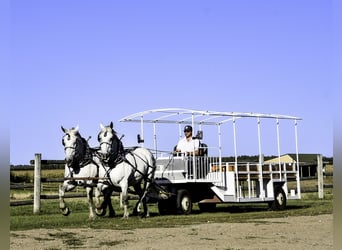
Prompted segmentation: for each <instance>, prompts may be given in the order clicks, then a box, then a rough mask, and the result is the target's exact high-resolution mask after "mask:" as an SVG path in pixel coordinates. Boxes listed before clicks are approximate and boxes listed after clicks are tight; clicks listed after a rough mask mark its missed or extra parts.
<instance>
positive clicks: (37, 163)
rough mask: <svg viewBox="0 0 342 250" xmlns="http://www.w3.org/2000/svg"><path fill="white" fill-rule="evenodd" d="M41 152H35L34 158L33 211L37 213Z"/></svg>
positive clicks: (38, 206) (38, 209)
mask: <svg viewBox="0 0 342 250" xmlns="http://www.w3.org/2000/svg"><path fill="white" fill-rule="evenodd" d="M41 160H42V155H41V154H38V153H37V154H35V158H34V190H33V213H34V214H38V213H39V212H40V186H41V185H40V182H41V179H40V177H41V167H42V164H41Z"/></svg>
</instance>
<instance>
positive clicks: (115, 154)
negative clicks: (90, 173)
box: [97, 129, 124, 166]
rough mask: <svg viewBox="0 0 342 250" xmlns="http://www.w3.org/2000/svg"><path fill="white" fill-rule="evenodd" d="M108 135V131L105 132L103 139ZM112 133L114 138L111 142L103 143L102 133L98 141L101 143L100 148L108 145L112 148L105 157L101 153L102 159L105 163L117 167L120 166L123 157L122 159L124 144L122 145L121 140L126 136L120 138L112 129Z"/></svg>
mask: <svg viewBox="0 0 342 250" xmlns="http://www.w3.org/2000/svg"><path fill="white" fill-rule="evenodd" d="M107 133H108V131H105V132H104V133H103V137H107ZM111 133H112V135H113V136H112V138H111V139H110V140H109V141H102V140H101V134H102V131H101V132H100V133H99V135H98V137H97V139H98V141H99V143H100V147H101V145H103V144H106V145H108V146H109V148H110V152H109V153H108V154H107V155H106V156H104V155H103V154H102V153H100V158H101V160H102V161H103V162H105V163H108V164H110V165H114V166H115V165H116V164H118V163H119V162H121V161H122V158H123V157H120V155H121V153H122V152H123V147H122V143H121V139H122V138H123V136H124V135H122V137H121V138H118V137H117V136H116V134H115V131H114V130H113V129H112V130H111ZM114 143H116V144H117V147H116V150H114Z"/></svg>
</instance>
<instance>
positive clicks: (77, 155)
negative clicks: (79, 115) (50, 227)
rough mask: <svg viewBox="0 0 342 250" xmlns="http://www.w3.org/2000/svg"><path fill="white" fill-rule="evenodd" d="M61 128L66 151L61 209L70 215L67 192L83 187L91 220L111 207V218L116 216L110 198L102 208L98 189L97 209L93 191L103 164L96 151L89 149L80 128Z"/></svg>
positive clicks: (60, 198)
mask: <svg viewBox="0 0 342 250" xmlns="http://www.w3.org/2000/svg"><path fill="white" fill-rule="evenodd" d="M61 128H62V131H63V132H64V136H63V138H62V144H63V146H64V151H65V169H64V182H63V184H61V185H60V187H59V207H60V209H61V210H62V213H63V215H66V216H67V215H69V214H70V209H69V208H68V207H67V206H66V203H65V201H64V195H65V192H68V191H71V190H73V189H74V188H75V187H76V186H82V187H84V188H85V189H86V192H87V199H88V204H89V218H90V219H93V218H94V212H95V213H96V214H97V215H99V216H103V215H104V214H105V207H106V206H109V210H110V212H109V216H114V209H113V207H112V204H111V201H110V196H109V200H108V196H105V199H104V202H103V204H102V205H101V206H100V203H99V197H100V193H99V192H98V189H97V188H96V189H95V201H96V207H97V208H98V209H95V205H94V201H93V189H94V187H96V185H97V182H98V174H99V168H100V165H101V164H102V163H101V161H100V160H99V159H98V157H97V153H96V150H95V149H93V148H90V147H89V145H88V142H87V140H85V139H84V138H83V137H82V136H81V135H80V133H79V128H78V126H77V127H76V128H71V129H65V128H63V126H62V127H61ZM103 208H104V209H103ZM98 211H100V212H98Z"/></svg>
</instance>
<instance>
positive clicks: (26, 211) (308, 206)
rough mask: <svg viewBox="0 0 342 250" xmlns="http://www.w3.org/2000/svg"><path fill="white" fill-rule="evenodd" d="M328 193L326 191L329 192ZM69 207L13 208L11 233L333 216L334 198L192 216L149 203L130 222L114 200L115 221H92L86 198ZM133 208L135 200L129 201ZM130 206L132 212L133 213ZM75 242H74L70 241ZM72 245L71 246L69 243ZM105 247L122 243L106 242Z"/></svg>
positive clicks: (224, 207) (221, 207) (47, 203)
mask: <svg viewBox="0 0 342 250" xmlns="http://www.w3.org/2000/svg"><path fill="white" fill-rule="evenodd" d="M326 192H327V191H326ZM67 203H68V206H69V207H70V209H71V211H72V213H71V214H70V215H69V216H67V217H65V216H63V215H61V213H60V211H59V204H58V201H56V200H44V201H42V203H41V212H40V214H39V215H34V214H33V207H32V205H26V206H20V207H11V210H10V230H11V231H15V230H27V229H37V228H54V229H56V228H94V229H100V228H101V229H134V228H158V227H176V226H180V225H192V224H200V223H233V222H239V223H244V222H251V221H254V220H257V219H263V218H276V217H288V216H310V215H318V214H330V213H332V212H333V200H332V195H328V194H327V195H326V196H325V198H324V199H318V198H317V193H312V194H310V195H309V194H303V198H302V199H301V200H288V202H287V209H285V210H283V211H270V210H269V209H268V205H267V204H265V203H252V204H241V203H240V204H236V203H230V204H218V206H217V208H216V210H215V211H214V212H211V213H201V212H200V211H199V209H198V207H197V205H196V204H194V207H193V213H192V214H190V215H167V216H166V215H164V216H160V215H159V214H158V208H157V205H156V204H149V211H150V214H151V216H150V217H149V218H144V219H143V218H140V217H135V216H131V217H130V218H129V219H128V220H123V219H121V216H122V212H123V211H122V209H120V208H119V207H118V202H117V201H116V200H113V205H114V208H115V211H116V213H117V216H116V217H114V218H109V217H107V216H105V217H96V218H95V220H89V219H88V215H89V210H88V205H87V203H86V200H85V199H68V200H67ZM130 204H131V206H133V205H134V201H130ZM132 209H133V208H132V207H130V211H132ZM70 241H72V239H71V240H70ZM70 244H72V243H70ZM104 244H113V245H115V244H119V243H118V242H107V243H104Z"/></svg>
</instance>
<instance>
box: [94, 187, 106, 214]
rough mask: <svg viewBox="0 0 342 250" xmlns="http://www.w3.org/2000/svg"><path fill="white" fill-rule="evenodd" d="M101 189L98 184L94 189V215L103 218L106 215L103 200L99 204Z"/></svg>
mask: <svg viewBox="0 0 342 250" xmlns="http://www.w3.org/2000/svg"><path fill="white" fill-rule="evenodd" d="M101 187H102V186H99V184H98V185H97V186H96V187H95V213H96V215H97V216H104V215H105V214H106V205H105V204H104V203H105V199H104V201H103V203H102V204H100V196H101Z"/></svg>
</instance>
